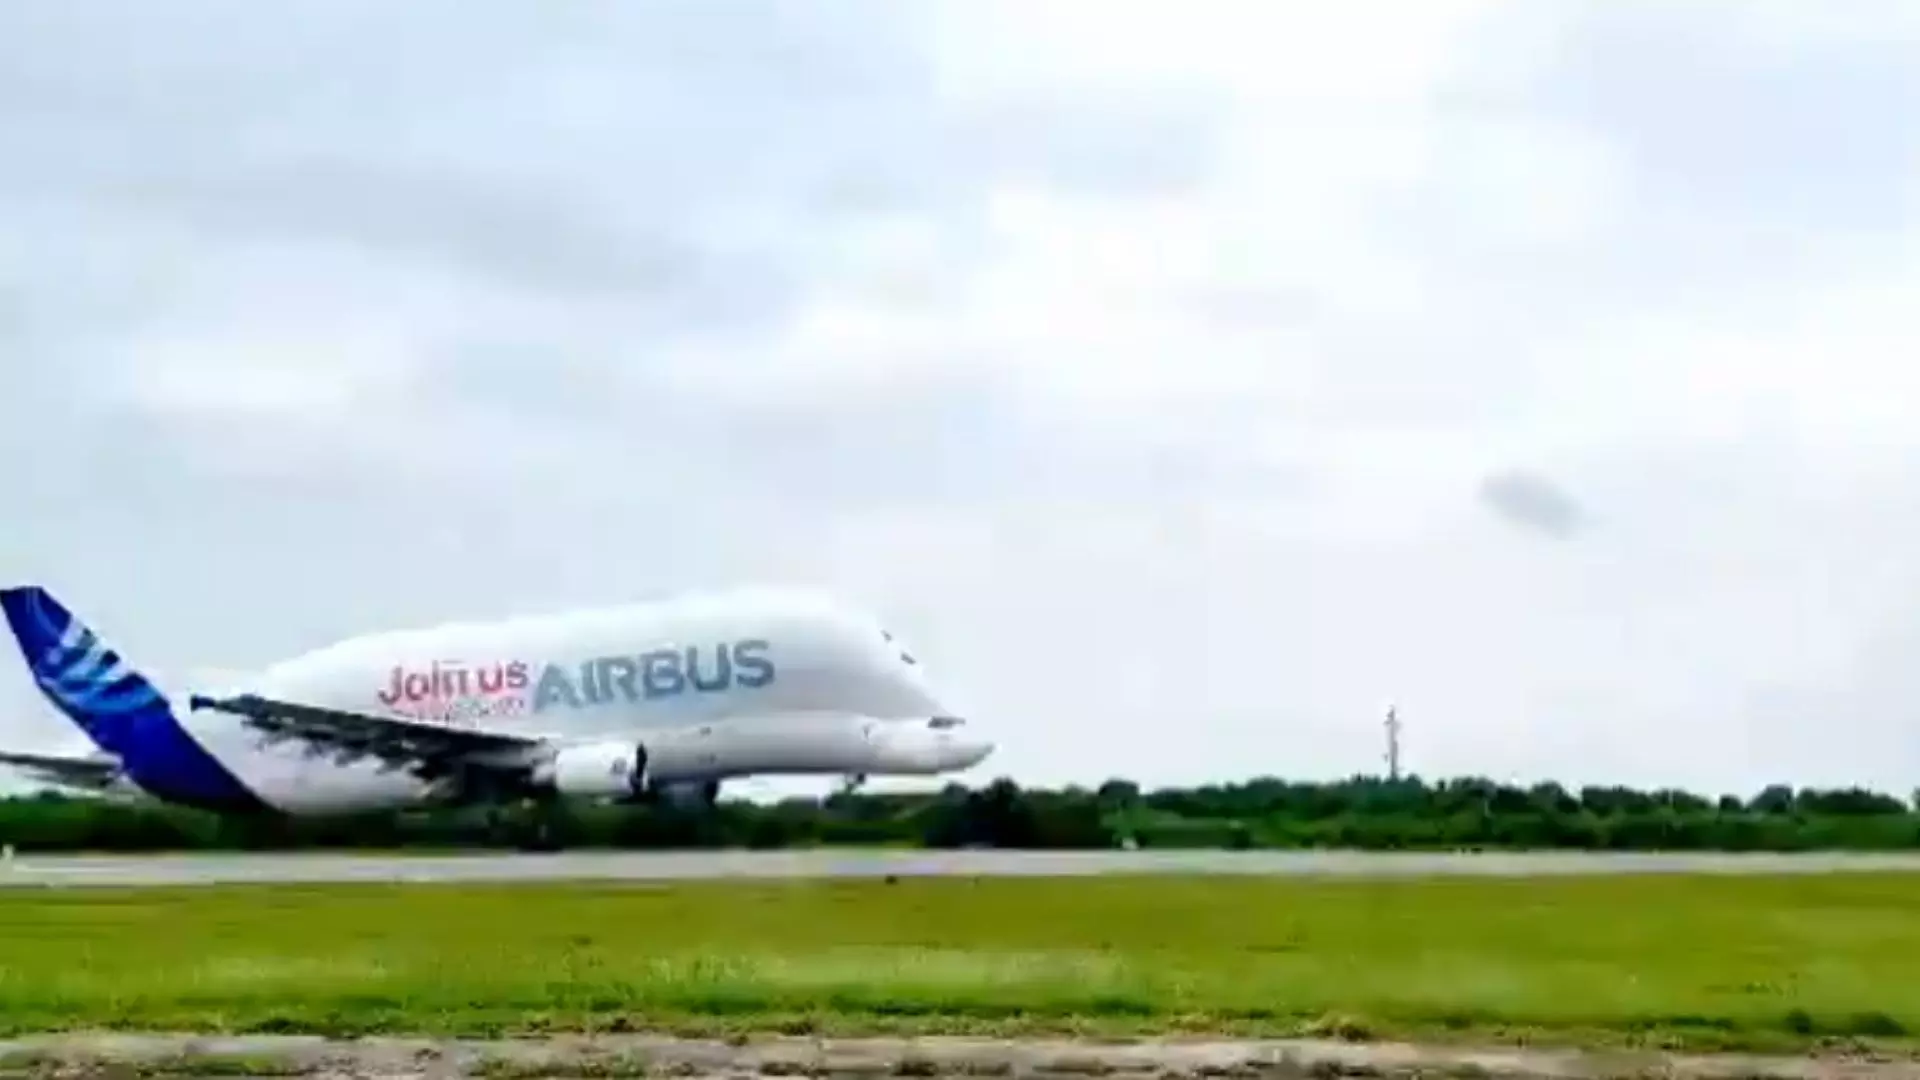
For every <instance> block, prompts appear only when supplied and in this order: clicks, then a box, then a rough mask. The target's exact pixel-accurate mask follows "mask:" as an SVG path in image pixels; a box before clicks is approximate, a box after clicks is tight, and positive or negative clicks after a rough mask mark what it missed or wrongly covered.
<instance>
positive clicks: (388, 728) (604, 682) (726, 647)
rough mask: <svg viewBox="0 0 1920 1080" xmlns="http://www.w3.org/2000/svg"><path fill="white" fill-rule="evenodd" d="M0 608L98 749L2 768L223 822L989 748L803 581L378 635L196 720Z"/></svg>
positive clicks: (892, 766)
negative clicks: (203, 813)
mask: <svg viewBox="0 0 1920 1080" xmlns="http://www.w3.org/2000/svg"><path fill="white" fill-rule="evenodd" d="M0 609H4V611H5V614H6V618H7V623H8V626H9V627H10V628H11V629H12V631H13V635H14V638H15V640H16V641H17V642H18V643H19V646H20V649H21V652H22V654H23V656H24V657H25V659H26V663H27V668H28V670H29V671H30V673H31V674H32V676H33V679H34V683H35V685H36V686H37V687H38V689H39V690H40V692H41V694H42V695H43V696H44V697H45V698H46V699H47V700H48V701H50V702H51V703H52V704H53V705H54V707H55V708H57V709H59V710H60V712H61V713H63V714H64V715H65V716H66V717H67V718H68V719H70V720H71V721H73V723H74V724H75V725H77V726H78V727H79V728H80V730H81V731H82V732H84V733H85V734H86V736H87V737H88V738H89V739H90V740H92V742H93V743H94V744H95V745H97V746H98V747H99V749H100V751H101V753H100V754H90V755H72V756H62V755H43V754H6V755H0V763H4V764H12V765H15V766H17V767H20V768H22V769H24V770H26V771H28V772H31V773H32V774H34V775H36V776H38V777H40V778H42V779H46V780H52V781H53V782H55V783H57V784H60V785H62V786H66V787H72V788H78V789H82V790H91V791H98V792H102V793H109V794H110V793H116V792H119V793H124V792H126V791H128V790H137V791H139V792H143V793H145V794H146V795H148V796H151V797H152V798H155V799H158V800H161V801H164V802H169V803H175V804H178V805H182V806H190V807H194V808H197V809H202V810H210V811H214V812H217V813H226V814H250V813H280V814H290V815H324V814H341V813H354V812H362V811H369V810H380V809H399V808H405V807H410V806H421V805H430V804H442V805H444V804H471V803H489V802H502V801H514V800H523V799H535V800H540V799H547V798H551V797H554V796H567V797H584V798H594V799H605V800H613V801H636V800H647V799H653V798H659V797H666V798H669V799H673V800H675V801H678V802H690V801H691V802H699V803H705V804H711V803H712V801H713V800H714V798H715V797H716V796H717V794H718V792H719V786H720V784H721V782H722V781H724V780H727V779H729V778H734V777H744V776H749V775H767V774H787V775H809V774H811V775H844V776H849V777H852V778H853V781H854V782H855V783H858V782H859V781H860V780H863V779H864V778H865V777H866V776H869V775H910V776H928V775H935V774H939V773H945V772H949V771H955V770H961V769H966V768H970V767H971V766H973V765H976V764H978V763H979V762H981V761H982V760H984V759H985V758H986V757H987V755H988V754H990V753H991V752H992V750H993V746H992V744H991V743H990V742H987V741H986V740H984V739H982V738H980V737H978V736H975V735H973V734H971V732H970V729H969V728H968V726H967V724H966V721H965V720H963V719H961V718H959V717H957V716H954V715H952V714H951V713H950V712H949V711H948V710H947V708H946V707H945V706H944V705H943V704H942V703H941V701H940V699H939V697H938V696H937V695H936V694H935V692H934V690H933V689H932V687H931V685H930V684H929V682H928V680H927V677H926V673H925V671H924V670H923V669H922V668H921V666H920V664H919V661H918V659H917V658H916V657H915V656H914V655H913V654H912V653H911V652H910V651H908V650H907V649H906V648H905V647H904V646H903V645H902V644H901V643H900V642H899V641H898V640H897V639H896V638H895V637H894V636H893V635H892V634H891V633H890V632H888V631H887V630H886V629H885V628H884V627H883V626H882V625H881V624H880V622H879V621H878V620H876V619H875V618H873V617H872V616H870V615H867V614H864V613H862V612H859V611H855V610H852V609H850V608H847V607H844V606H842V605H841V604H839V603H837V602H835V601H834V600H832V599H831V598H828V597H825V596H823V595H820V594H817V593H811V592H806V591H798V590H772V589H757V590H750V589H742V590H735V591H730V592H721V593H709V594H693V595H686V596H682V597H678V598H673V599H668V600H660V601H655V602H651V603H641V604H632V605H627V606H621V607H609V608H599V609H589V610H578V611H571V612H563V613H559V614H551V615H532V616H520V617H515V618H507V619H501V620H497V621H490V622H462V623H448V624H443V625H439V626H433V627H423V628H417V629H406V630H389V631H382V632H378V633H371V634H367V635H364V636H359V637H353V638H348V639H346V640H344V641H339V642H336V643H334V644H332V645H328V646H325V647H323V648H318V649H314V650H311V651H309V652H305V653H301V654H299V655H297V656H293V657H290V658H288V659H285V660H281V661H278V662H276V663H273V664H270V665H268V666H267V667H266V668H264V669H263V670H261V671H260V672H258V673H257V674H255V675H253V676H251V677H248V678H245V679H242V680H239V681H238V682H237V684H236V685H233V686H228V687H222V688H218V689H209V690H208V691H207V692H191V693H189V694H187V695H186V698H185V702H186V705H187V707H186V708H185V709H182V708H180V707H179V706H180V699H178V698H176V697H169V696H168V695H167V694H165V693H163V692H162V691H161V690H160V688H158V687H157V686H155V685H154V684H153V683H152V682H151V681H149V680H148V679H147V678H146V677H145V676H144V675H142V674H141V673H140V672H139V671H137V670H136V669H134V668H133V667H131V666H129V665H128V664H127V663H126V661H124V660H123V659H122V658H121V656H120V655H119V654H118V653H116V652H115V651H114V650H113V649H111V648H109V647H108V646H107V645H106V643H105V642H104V641H103V640H101V638H100V637H99V636H98V635H96V634H95V633H94V632H93V630H91V629H89V628H88V627H87V626H86V625H84V624H83V623H82V622H81V621H80V620H79V619H78V618H76V617H75V616H74V614H73V613H72V612H70V611H69V610H68V609H67V608H66V607H65V606H63V605H62V604H61V603H60V602H59V601H58V600H56V599H55V598H54V597H53V596H52V594H50V593H49V592H48V591H47V590H46V589H45V588H42V587H40V586H37V585H28V586H22V587H17V588H9V589H0Z"/></svg>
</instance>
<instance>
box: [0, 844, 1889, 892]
mask: <svg viewBox="0 0 1920 1080" xmlns="http://www.w3.org/2000/svg"><path fill="white" fill-rule="evenodd" d="M1846 871H1876V872H1890V871H1905V872H1916V871H1920V852H1913V853H1889V854H1843V853H1824V852H1822V853H1808V854H1778V853H1754V854H1730V853H1698V854H1690V853H1599V852H1575V851H1551V852H1529V853H1485V854H1478V853H1464V852H1463V853H1446V852H1439V853H1389V852H1360V851H1060V852H1052V851H993V850H976V851H859V850H845V851H836V850H809V851H767V852H761V851H751V852H749V851H698V852H598V851H596V852H559V853H553V854H495V853H486V854H474V855H389V854H352V855H349V854H333V853H300V854H220V855H153V856H141V855H126V856H80V857H69V856H35V855H20V856H18V857H16V858H14V859H12V860H10V861H0V888H22V887H45V886H56V887H72V886H157V885H216V884H225V883H235V882H356V881H358V882H429V881H475V882H479V881H490V882H516V881H693V880H701V879H717V878H733V879H763V880H764V879H781V878H789V879H798V878H863V877H881V876H885V875H887V874H896V875H900V876H902V877H907V876H937V877H1035V876H1053V877H1059V876H1089V875H1096V874H1211V875H1270V876H1280V877H1349V878H1351V877H1418V876H1435V875H1443V876H1494V877H1549V876H1566V875H1575V874H1663V873H1665V874H1673V873H1683V874H1829V873H1837V872H1846Z"/></svg>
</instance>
